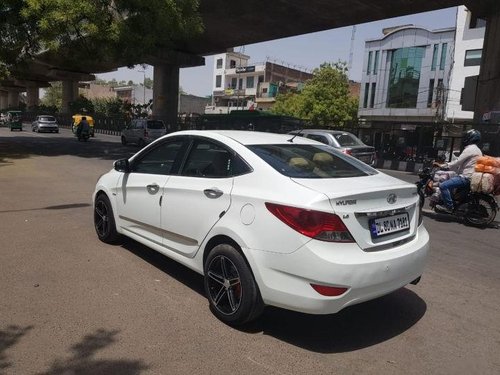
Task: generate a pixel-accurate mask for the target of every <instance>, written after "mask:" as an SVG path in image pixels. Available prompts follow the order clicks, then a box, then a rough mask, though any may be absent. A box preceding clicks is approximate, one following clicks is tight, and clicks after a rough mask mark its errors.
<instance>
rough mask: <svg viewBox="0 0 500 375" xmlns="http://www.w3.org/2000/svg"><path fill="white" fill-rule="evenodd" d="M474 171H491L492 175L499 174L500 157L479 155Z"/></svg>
mask: <svg viewBox="0 0 500 375" xmlns="http://www.w3.org/2000/svg"><path fill="white" fill-rule="evenodd" d="M475 171H476V172H482V173H491V174H493V175H497V174H500V158H494V157H492V156H481V157H480V158H478V159H477V161H476V166H475Z"/></svg>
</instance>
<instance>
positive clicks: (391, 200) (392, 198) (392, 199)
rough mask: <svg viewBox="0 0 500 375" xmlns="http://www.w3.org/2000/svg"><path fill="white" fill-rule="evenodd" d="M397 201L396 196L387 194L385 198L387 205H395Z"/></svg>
mask: <svg viewBox="0 0 500 375" xmlns="http://www.w3.org/2000/svg"><path fill="white" fill-rule="evenodd" d="M397 200H398V197H397V196H396V194H389V195H388V196H387V202H388V203H389V204H394V203H396V201H397Z"/></svg>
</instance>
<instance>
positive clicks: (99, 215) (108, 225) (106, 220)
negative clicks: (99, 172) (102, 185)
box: [94, 194, 121, 244]
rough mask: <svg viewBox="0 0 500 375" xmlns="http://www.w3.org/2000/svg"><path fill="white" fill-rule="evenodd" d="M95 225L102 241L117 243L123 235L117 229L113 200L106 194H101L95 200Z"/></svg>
mask: <svg viewBox="0 0 500 375" xmlns="http://www.w3.org/2000/svg"><path fill="white" fill-rule="evenodd" d="M94 227H95V231H96V233H97V237H99V239H100V240H101V241H102V242H106V243H109V244H116V243H117V242H118V241H119V239H120V237H121V236H120V234H119V233H118V232H117V231H116V224H115V218H114V216H113V208H112V207H111V202H110V201H109V199H108V197H107V196H106V195H104V194H101V195H99V196H98V197H97V198H96V200H95V205H94Z"/></svg>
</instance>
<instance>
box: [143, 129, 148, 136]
mask: <svg viewBox="0 0 500 375" xmlns="http://www.w3.org/2000/svg"><path fill="white" fill-rule="evenodd" d="M147 136H148V131H147V130H146V129H144V137H147Z"/></svg>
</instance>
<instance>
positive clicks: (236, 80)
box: [231, 78, 238, 89]
mask: <svg viewBox="0 0 500 375" xmlns="http://www.w3.org/2000/svg"><path fill="white" fill-rule="evenodd" d="M237 82H238V79H237V78H231V88H232V89H235V88H236V84H237Z"/></svg>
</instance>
